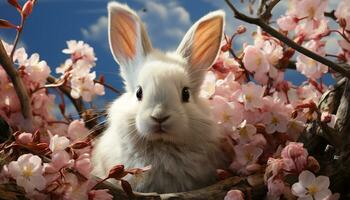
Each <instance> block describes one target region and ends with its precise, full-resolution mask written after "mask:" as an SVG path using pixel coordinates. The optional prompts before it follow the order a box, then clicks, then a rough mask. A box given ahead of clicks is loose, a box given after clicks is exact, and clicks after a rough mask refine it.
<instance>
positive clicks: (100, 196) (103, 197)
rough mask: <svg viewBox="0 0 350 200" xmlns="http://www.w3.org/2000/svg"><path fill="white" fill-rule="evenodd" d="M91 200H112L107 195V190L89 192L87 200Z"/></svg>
mask: <svg viewBox="0 0 350 200" xmlns="http://www.w3.org/2000/svg"><path fill="white" fill-rule="evenodd" d="M90 198H91V199H92V200H112V199H113V196H112V195H111V194H109V193H108V189H103V190H91V191H90V192H89V199H90Z"/></svg>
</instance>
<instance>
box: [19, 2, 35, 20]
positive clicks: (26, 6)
mask: <svg viewBox="0 0 350 200" xmlns="http://www.w3.org/2000/svg"><path fill="white" fill-rule="evenodd" d="M33 6H34V2H33V1H32V0H28V1H27V2H26V3H25V4H24V6H23V8H22V15H23V17H24V18H25V17H28V16H29V15H30V14H31V13H32V11H33Z"/></svg>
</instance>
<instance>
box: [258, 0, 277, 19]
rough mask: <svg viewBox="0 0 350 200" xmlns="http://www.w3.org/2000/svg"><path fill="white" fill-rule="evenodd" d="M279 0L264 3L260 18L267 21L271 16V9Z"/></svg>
mask: <svg viewBox="0 0 350 200" xmlns="http://www.w3.org/2000/svg"><path fill="white" fill-rule="evenodd" d="M280 1H281V0H271V2H270V3H268V4H266V3H265V4H264V7H265V11H264V12H262V13H261V14H260V15H259V16H260V19H262V20H263V21H265V22H267V21H268V20H269V19H270V18H271V17H272V14H271V12H272V9H273V8H274V7H275V6H276V5H277V4H278V3H279V2H280Z"/></svg>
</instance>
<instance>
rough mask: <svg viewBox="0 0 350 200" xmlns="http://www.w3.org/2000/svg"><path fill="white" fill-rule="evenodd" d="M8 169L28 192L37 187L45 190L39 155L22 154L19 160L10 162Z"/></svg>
mask: <svg viewBox="0 0 350 200" xmlns="http://www.w3.org/2000/svg"><path fill="white" fill-rule="evenodd" d="M8 169H9V173H10V174H11V176H12V178H14V179H16V183H17V185H19V186H21V187H23V188H24V190H25V191H26V192H27V193H32V192H33V191H34V190H35V189H38V190H43V189H44V188H45V186H46V180H45V178H44V177H43V169H42V165H41V159H40V157H39V156H34V155H32V154H24V155H21V156H20V157H19V158H18V159H17V161H12V162H10V164H9V166H8Z"/></svg>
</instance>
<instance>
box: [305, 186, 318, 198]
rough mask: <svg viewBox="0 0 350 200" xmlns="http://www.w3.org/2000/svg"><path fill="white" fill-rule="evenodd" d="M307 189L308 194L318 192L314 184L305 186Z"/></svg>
mask: <svg viewBox="0 0 350 200" xmlns="http://www.w3.org/2000/svg"><path fill="white" fill-rule="evenodd" d="M307 191H308V193H309V194H310V195H312V196H314V195H315V194H316V193H317V192H318V189H317V187H316V186H315V185H310V186H309V187H308V188H307Z"/></svg>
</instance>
